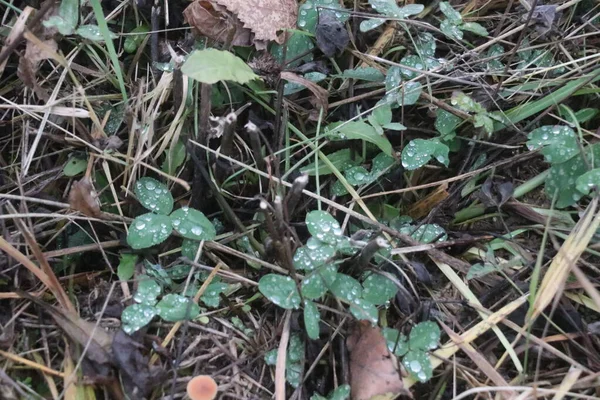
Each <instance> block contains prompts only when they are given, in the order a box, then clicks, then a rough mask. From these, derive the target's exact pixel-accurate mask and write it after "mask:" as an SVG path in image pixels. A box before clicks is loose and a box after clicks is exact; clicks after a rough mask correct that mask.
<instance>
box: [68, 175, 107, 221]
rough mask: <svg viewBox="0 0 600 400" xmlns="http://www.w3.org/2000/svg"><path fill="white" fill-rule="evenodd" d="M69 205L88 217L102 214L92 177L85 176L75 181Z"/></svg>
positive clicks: (70, 193)
mask: <svg viewBox="0 0 600 400" xmlns="http://www.w3.org/2000/svg"><path fill="white" fill-rule="evenodd" d="M69 205H70V206H71V208H72V209H73V210H76V211H79V212H80V213H82V214H85V215H87V216H88V217H98V216H100V202H99V201H98V194H97V193H96V190H94V185H92V182H91V181H90V178H88V177H84V178H82V179H81V180H79V181H76V182H73V185H71V191H70V192H69Z"/></svg>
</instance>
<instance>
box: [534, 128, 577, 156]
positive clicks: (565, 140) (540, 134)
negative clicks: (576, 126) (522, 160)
mask: <svg viewBox="0 0 600 400" xmlns="http://www.w3.org/2000/svg"><path fill="white" fill-rule="evenodd" d="M527 137H528V138H529V140H528V141H527V148H528V149H529V150H537V149H539V148H542V151H541V153H542V154H543V155H544V158H545V159H546V161H547V162H549V163H551V164H555V163H562V162H565V161H567V160H570V159H571V158H573V157H574V156H576V155H577V154H579V153H580V148H579V144H578V141H577V135H576V134H575V132H574V131H573V129H571V128H570V127H568V126H561V125H554V126H552V125H547V126H542V127H540V128H537V129H535V130H533V131H531V132H530V133H529V135H527Z"/></svg>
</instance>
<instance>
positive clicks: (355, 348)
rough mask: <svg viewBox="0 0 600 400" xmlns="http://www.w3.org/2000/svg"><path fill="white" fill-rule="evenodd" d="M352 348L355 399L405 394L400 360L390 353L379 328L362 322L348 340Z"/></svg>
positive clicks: (351, 377)
mask: <svg viewBox="0 0 600 400" xmlns="http://www.w3.org/2000/svg"><path fill="white" fill-rule="evenodd" d="M347 345H348V350H349V351H350V387H351V389H352V390H351V392H352V400H369V399H371V398H373V397H374V396H381V395H388V394H389V395H391V397H389V398H390V399H391V398H395V396H396V395H398V394H400V393H404V394H406V390H405V389H404V384H403V382H402V378H401V376H400V370H399V366H398V360H397V359H396V357H395V356H394V355H393V354H390V352H389V350H388V348H387V343H386V341H385V338H384V337H383V335H382V334H381V330H380V329H379V327H376V326H375V327H374V326H372V325H371V323H370V322H368V321H360V322H359V323H358V324H357V325H356V327H355V329H354V331H353V332H352V335H350V336H349V337H348V339H347Z"/></svg>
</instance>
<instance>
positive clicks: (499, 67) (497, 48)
mask: <svg viewBox="0 0 600 400" xmlns="http://www.w3.org/2000/svg"><path fill="white" fill-rule="evenodd" d="M503 54H504V47H502V46H501V45H499V44H498V43H495V44H493V45H492V46H490V48H489V49H488V51H487V55H486V57H498V56H501V55H503ZM486 68H487V70H488V71H503V70H504V64H502V62H501V61H500V59H499V58H496V59H493V60H490V61H488V62H487V63H486Z"/></svg>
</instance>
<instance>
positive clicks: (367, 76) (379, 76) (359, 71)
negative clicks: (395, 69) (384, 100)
mask: <svg viewBox="0 0 600 400" xmlns="http://www.w3.org/2000/svg"><path fill="white" fill-rule="evenodd" d="M335 76H336V77H340V78H346V79H357V80H362V81H368V82H383V81H384V80H385V75H384V74H383V73H382V72H381V71H380V70H378V69H377V68H374V67H360V68H355V69H347V70H345V71H344V72H343V73H342V74H341V75H335Z"/></svg>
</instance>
